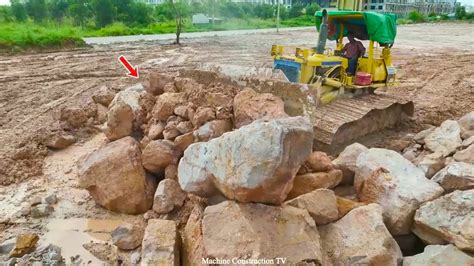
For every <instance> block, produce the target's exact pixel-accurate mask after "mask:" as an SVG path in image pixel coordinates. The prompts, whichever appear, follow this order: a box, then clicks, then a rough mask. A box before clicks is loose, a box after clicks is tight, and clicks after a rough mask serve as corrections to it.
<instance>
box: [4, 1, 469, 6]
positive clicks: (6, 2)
mask: <svg viewBox="0 0 474 266" xmlns="http://www.w3.org/2000/svg"><path fill="white" fill-rule="evenodd" d="M457 2H461V3H462V4H468V5H474V0H457ZM9 4H10V0H0V5H9Z"/></svg>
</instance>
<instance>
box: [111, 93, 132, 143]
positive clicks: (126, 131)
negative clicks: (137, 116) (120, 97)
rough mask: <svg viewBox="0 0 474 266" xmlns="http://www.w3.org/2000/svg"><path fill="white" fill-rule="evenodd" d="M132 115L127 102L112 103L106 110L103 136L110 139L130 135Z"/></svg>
mask: <svg viewBox="0 0 474 266" xmlns="http://www.w3.org/2000/svg"><path fill="white" fill-rule="evenodd" d="M133 117H134V115H133V110H132V108H131V107H130V106H129V105H128V104H125V103H122V102H118V103H116V104H114V105H113V106H112V107H111V108H110V109H109V111H108V112H107V122H106V124H105V128H104V134H105V136H106V137H107V138H108V139H109V140H111V141H114V140H117V139H120V138H123V137H126V136H130V135H131V134H132V132H133Z"/></svg>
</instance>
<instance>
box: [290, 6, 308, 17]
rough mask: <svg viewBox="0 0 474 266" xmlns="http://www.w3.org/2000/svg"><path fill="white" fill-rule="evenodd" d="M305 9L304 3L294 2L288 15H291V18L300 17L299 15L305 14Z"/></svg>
mask: <svg viewBox="0 0 474 266" xmlns="http://www.w3.org/2000/svg"><path fill="white" fill-rule="evenodd" d="M303 9H304V6H303V5H301V4H294V5H292V6H291V8H290V10H289V14H288V15H289V16H290V18H296V17H299V16H301V15H303Z"/></svg>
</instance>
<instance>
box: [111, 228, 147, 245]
mask: <svg viewBox="0 0 474 266" xmlns="http://www.w3.org/2000/svg"><path fill="white" fill-rule="evenodd" d="M143 234H144V230H143V227H142V226H140V225H138V224H130V223H124V224H121V225H120V226H118V227H117V228H115V229H114V230H113V231H112V232H111V235H112V242H113V243H114V245H116V246H117V247H118V248H120V249H123V250H132V249H136V248H137V247H138V246H140V244H141V243H142V240H143Z"/></svg>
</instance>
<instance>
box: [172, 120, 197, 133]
mask: <svg viewBox="0 0 474 266" xmlns="http://www.w3.org/2000/svg"><path fill="white" fill-rule="evenodd" d="M176 129H177V130H178V131H179V133H180V134H186V133H188V132H191V131H193V124H192V123H191V122H190V121H182V122H179V123H178V125H176Z"/></svg>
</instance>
